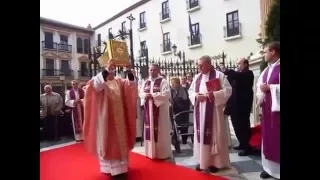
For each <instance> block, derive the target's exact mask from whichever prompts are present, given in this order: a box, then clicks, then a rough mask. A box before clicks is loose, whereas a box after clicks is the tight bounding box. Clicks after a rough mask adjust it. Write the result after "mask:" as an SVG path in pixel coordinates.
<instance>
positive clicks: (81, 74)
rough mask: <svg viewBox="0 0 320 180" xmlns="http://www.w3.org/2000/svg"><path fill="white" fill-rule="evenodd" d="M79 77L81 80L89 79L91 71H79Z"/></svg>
mask: <svg viewBox="0 0 320 180" xmlns="http://www.w3.org/2000/svg"><path fill="white" fill-rule="evenodd" d="M78 76H79V77H80V78H89V77H90V73H89V70H79V71H78Z"/></svg>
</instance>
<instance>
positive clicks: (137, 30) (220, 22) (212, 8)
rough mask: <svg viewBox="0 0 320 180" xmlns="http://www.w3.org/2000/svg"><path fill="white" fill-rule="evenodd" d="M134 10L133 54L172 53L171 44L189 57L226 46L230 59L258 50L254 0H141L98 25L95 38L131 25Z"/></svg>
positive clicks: (214, 54)
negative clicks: (129, 17)
mask: <svg viewBox="0 0 320 180" xmlns="http://www.w3.org/2000/svg"><path fill="white" fill-rule="evenodd" d="M130 14H132V16H133V17H135V20H134V21H133V22H132V29H133V48H134V50H133V51H134V57H138V56H140V55H143V53H142V52H143V50H144V49H146V48H148V54H149V57H156V58H160V59H165V58H174V57H175V55H174V53H173V49H172V46H173V45H176V46H177V49H178V51H179V50H180V51H184V52H185V53H186V58H191V59H196V58H199V57H200V56H202V55H204V54H206V55H210V56H212V57H217V55H219V54H221V53H222V51H224V52H225V54H226V55H227V60H230V59H231V60H235V59H237V58H240V57H247V56H248V55H249V54H250V53H252V52H253V53H254V52H257V51H258V50H259V44H258V43H257V42H256V39H257V37H258V35H259V33H260V24H261V19H260V2H259V1H256V0H216V1H211V0H187V1H176V0H142V1H139V2H137V3H135V4H134V5H132V6H130V7H128V8H126V9H125V10H123V11H122V12H120V13H118V14H116V15H115V16H113V17H111V18H110V19H108V20H106V21H105V22H103V23H101V24H100V25H98V26H97V27H95V28H94V30H95V32H94V34H95V35H94V37H95V39H97V38H98V37H101V39H102V41H103V40H107V39H108V35H109V32H110V33H112V34H114V35H115V34H118V32H119V30H125V29H130V21H129V20H128V18H127V17H128V16H129V15H130ZM127 43H128V45H130V42H129V41H127Z"/></svg>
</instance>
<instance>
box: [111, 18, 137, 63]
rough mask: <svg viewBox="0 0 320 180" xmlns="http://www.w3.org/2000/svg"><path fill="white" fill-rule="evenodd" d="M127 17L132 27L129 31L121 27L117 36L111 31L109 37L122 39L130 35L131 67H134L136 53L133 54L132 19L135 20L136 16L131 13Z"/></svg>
mask: <svg viewBox="0 0 320 180" xmlns="http://www.w3.org/2000/svg"><path fill="white" fill-rule="evenodd" d="M127 19H129V21H130V29H129V30H128V31H126V30H124V29H121V30H119V34H118V35H116V36H113V34H112V33H111V32H109V39H116V38H120V39H121V40H124V39H127V38H128V37H129V41H130V59H131V67H132V68H134V58H133V57H134V55H133V38H132V37H133V36H132V21H134V20H135V18H134V17H133V16H132V14H130V15H129V16H128V17H127Z"/></svg>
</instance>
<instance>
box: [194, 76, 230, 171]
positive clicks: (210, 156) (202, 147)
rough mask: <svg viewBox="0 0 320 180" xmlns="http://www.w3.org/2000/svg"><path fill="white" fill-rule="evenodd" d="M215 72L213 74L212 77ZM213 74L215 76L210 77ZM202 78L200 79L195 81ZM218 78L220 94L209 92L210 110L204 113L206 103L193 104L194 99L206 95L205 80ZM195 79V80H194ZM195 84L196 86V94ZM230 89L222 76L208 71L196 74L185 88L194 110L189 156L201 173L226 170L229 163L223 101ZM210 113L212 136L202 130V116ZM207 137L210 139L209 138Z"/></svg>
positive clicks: (228, 94) (224, 103) (203, 122)
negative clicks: (187, 87)
mask: <svg viewBox="0 0 320 180" xmlns="http://www.w3.org/2000/svg"><path fill="white" fill-rule="evenodd" d="M214 71H215V73H214ZM211 73H212V74H215V75H211ZM199 76H202V77H199ZM210 76H214V77H212V78H218V79H219V80H220V84H221V88H222V89H221V90H219V91H215V92H213V95H214V105H213V107H212V110H210V111H206V104H207V101H208V100H207V101H203V102H197V100H196V95H197V94H198V93H200V94H207V93H208V91H207V86H206V82H207V81H209V77H210ZM198 78H199V79H198ZM197 83H200V84H198V86H199V91H198V92H196V91H197V90H196V86H197ZM231 93H232V87H231V86H230V84H229V81H228V80H227V78H226V76H225V75H224V74H223V73H222V72H220V71H216V70H211V71H210V72H208V73H207V74H201V73H199V74H197V75H196V76H195V77H194V79H193V81H192V84H191V86H190V88H189V98H190V101H191V103H192V105H193V106H194V107H195V110H194V132H195V134H194V152H193V156H194V159H195V161H196V162H197V163H199V164H200V169H201V170H206V169H208V168H210V167H215V168H218V169H220V168H226V167H229V166H230V159H229V150H228V145H229V136H228V132H227V127H226V126H227V122H226V119H225V116H224V112H223V110H224V107H225V105H226V102H227V100H228V99H229V97H230V96H231ZM196 103H199V126H200V127H199V130H198V131H197V127H196V126H197V122H196V116H197V111H196V105H197V104H196ZM209 113H213V119H212V132H207V131H205V130H204V127H205V116H206V114H209ZM197 133H199V136H200V138H199V140H198V139H197ZM206 133H209V134H211V137H210V139H211V140H210V142H209V143H204V136H205V134H206ZM209 136H210V135H209Z"/></svg>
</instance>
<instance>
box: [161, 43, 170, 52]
mask: <svg viewBox="0 0 320 180" xmlns="http://www.w3.org/2000/svg"><path fill="white" fill-rule="evenodd" d="M160 50H161V53H165V52H171V42H170V41H167V42H165V43H163V44H160Z"/></svg>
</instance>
